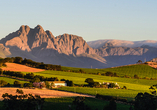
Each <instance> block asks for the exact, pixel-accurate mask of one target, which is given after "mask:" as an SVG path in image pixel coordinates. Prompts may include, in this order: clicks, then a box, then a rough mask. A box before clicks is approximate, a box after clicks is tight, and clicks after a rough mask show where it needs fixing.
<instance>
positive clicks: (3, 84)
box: [0, 80, 8, 87]
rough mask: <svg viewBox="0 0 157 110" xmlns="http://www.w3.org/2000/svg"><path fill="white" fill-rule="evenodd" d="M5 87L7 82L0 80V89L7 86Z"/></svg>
mask: <svg viewBox="0 0 157 110" xmlns="http://www.w3.org/2000/svg"><path fill="white" fill-rule="evenodd" d="M7 85H8V82H6V81H4V80H0V87H3V86H7Z"/></svg>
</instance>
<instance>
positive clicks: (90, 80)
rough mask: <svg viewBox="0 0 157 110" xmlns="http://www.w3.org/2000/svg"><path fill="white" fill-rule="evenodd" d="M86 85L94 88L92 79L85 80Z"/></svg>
mask: <svg viewBox="0 0 157 110" xmlns="http://www.w3.org/2000/svg"><path fill="white" fill-rule="evenodd" d="M85 82H86V83H88V85H89V86H91V87H93V86H94V80H93V79H92V78H87V79H86V80H85Z"/></svg>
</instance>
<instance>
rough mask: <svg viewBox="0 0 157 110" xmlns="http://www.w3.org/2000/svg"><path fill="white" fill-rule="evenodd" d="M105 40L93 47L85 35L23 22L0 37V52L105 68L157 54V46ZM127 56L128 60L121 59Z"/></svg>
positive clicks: (53, 62) (40, 59)
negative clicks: (95, 47) (65, 32)
mask: <svg viewBox="0 0 157 110" xmlns="http://www.w3.org/2000/svg"><path fill="white" fill-rule="evenodd" d="M105 42H106V43H104V42H103V43H104V44H103V43H102V44H101V46H99V47H100V48H98V49H93V48H91V47H90V46H89V45H88V44H87V43H86V41H85V40H84V39H83V38H82V37H79V36H76V35H70V34H63V35H59V36H56V37H54V35H53V34H52V33H51V32H50V31H48V30H47V31H44V29H43V28H42V27H41V26H40V25H37V26H36V27H35V28H30V27H29V26H27V25H26V26H24V25H22V26H21V27H20V28H19V30H17V31H16V32H13V33H11V34H9V35H8V36H6V37H5V38H3V39H1V40H0V43H1V45H0V47H1V48H0V53H1V54H0V56H1V57H2V56H3V57H7V56H9V57H12V56H21V57H23V58H30V59H32V60H35V61H40V62H45V63H52V64H60V65H63V66H74V67H86V68H87V67H88V68H89V67H91V66H92V67H96V68H105V67H111V66H119V65H122V64H123V65H124V64H130V63H135V62H136V60H137V61H138V60H139V59H140V58H141V59H144V58H146V57H147V58H148V59H152V58H153V57H154V56H156V55H157V52H156V47H153V48H152V47H150V46H142V47H132V48H131V47H125V46H118V45H120V44H125V45H127V42H125V41H122V42H118V43H116V40H112V42H111V41H105ZM129 45H131V43H130V42H129ZM154 45H155V43H154ZM127 46H128V45H127ZM113 59H114V60H113ZM141 59H140V60H141ZM124 60H127V61H128V62H125V63H122V62H124Z"/></svg>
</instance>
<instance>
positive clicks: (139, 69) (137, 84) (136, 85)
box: [2, 64, 157, 106]
mask: <svg viewBox="0 0 157 110" xmlns="http://www.w3.org/2000/svg"><path fill="white" fill-rule="evenodd" d="M62 69H63V70H64V71H68V70H73V71H79V70H80V69H82V70H83V71H85V72H86V73H76V72H64V71H51V70H47V71H42V72H36V73H34V74H35V75H41V76H44V77H57V78H58V79H59V80H60V79H66V80H67V79H68V80H72V81H73V83H74V84H75V85H83V84H87V83H86V82H85V79H86V78H93V80H94V81H97V82H101V83H102V82H113V83H116V82H117V83H118V84H119V85H120V87H123V86H126V87H127V89H126V90H125V89H104V88H90V87H77V86H74V87H61V88H58V90H61V91H70V92H77V93H83V94H90V95H96V94H101V95H109V96H116V97H123V98H126V99H128V100H133V99H134V97H135V96H136V95H137V94H138V93H139V92H143V93H144V92H149V93H150V91H149V87H150V86H152V85H154V84H157V82H156V81H157V80H146V79H134V78H123V77H122V76H124V75H128V76H131V77H133V76H134V75H135V74H137V75H138V76H139V77H140V78H143V77H149V78H152V77H153V78H156V77H157V70H156V69H154V68H152V67H150V66H148V65H144V64H141V65H131V66H123V67H116V68H106V69H86V68H72V67H62ZM108 71H111V72H113V73H114V72H116V73H117V75H119V76H120V77H110V76H103V75H94V74H87V73H98V72H99V73H105V72H108ZM24 73H25V74H26V72H24ZM2 79H3V80H4V78H2ZM5 80H7V81H8V80H10V79H5ZM46 100H47V103H54V104H56V105H57V103H58V104H60V103H62V104H63V105H64V103H65V106H67V104H69V103H71V101H72V99H71V98H67V99H66V98H65V100H63V99H62V98H60V99H46ZM90 100H91V99H90ZM62 101H63V102H62ZM66 101H67V102H66ZM52 105H53V104H52ZM94 105H95V104H94ZM49 106H51V105H49ZM103 106H104V105H103Z"/></svg>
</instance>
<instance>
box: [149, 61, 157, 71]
mask: <svg viewBox="0 0 157 110" xmlns="http://www.w3.org/2000/svg"><path fill="white" fill-rule="evenodd" d="M147 63H148V65H149V66H151V67H153V68H156V69H157V63H156V62H147Z"/></svg>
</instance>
